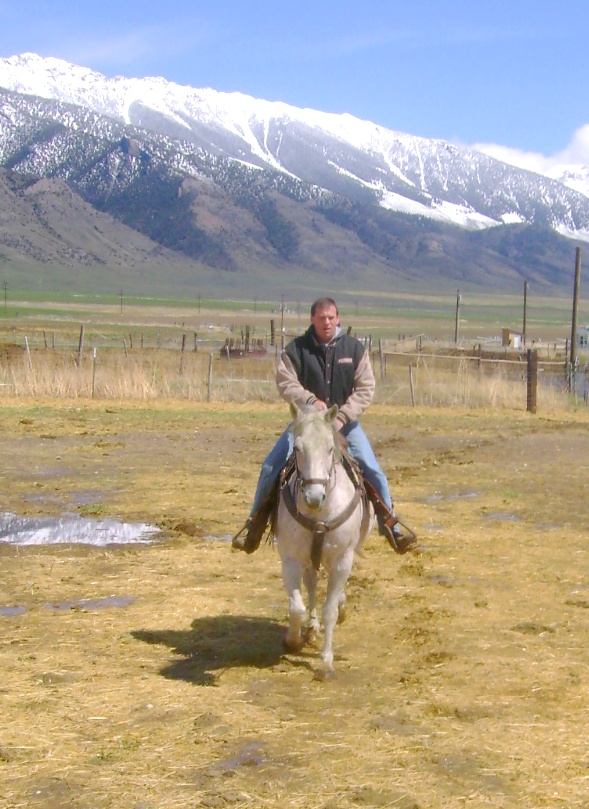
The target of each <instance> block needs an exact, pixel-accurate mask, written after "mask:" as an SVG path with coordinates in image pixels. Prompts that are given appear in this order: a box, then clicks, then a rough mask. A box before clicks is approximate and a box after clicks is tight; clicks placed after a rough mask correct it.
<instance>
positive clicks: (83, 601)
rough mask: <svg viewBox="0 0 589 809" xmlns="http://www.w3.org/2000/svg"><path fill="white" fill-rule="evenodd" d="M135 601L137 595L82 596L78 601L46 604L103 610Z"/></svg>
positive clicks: (48, 606)
mask: <svg viewBox="0 0 589 809" xmlns="http://www.w3.org/2000/svg"><path fill="white" fill-rule="evenodd" d="M134 601H135V596H109V597H107V598H80V599H79V600H78V601H64V602H62V603H61V604H46V605H45V608H46V609H48V610H57V611H58V612H64V611H67V610H101V609H104V608H105V607H126V606H128V605H129V604H132V603H133V602H134Z"/></svg>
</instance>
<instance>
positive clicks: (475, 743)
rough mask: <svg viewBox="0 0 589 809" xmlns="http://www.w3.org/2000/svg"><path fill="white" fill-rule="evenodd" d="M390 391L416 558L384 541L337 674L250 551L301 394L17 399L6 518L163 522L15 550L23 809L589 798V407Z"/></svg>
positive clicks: (395, 464)
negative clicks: (276, 445)
mask: <svg viewBox="0 0 589 809" xmlns="http://www.w3.org/2000/svg"><path fill="white" fill-rule="evenodd" d="M420 384H421V383H420ZM459 387H460V386H459ZM383 399H384V400H383V401H381V402H380V403H378V404H375V405H373V407H372V408H370V410H369V411H368V412H367V413H366V415H365V418H364V420H363V423H364V426H365V428H366V429H367V431H368V433H369V435H370V436H371V438H372V440H373V442H374V446H375V449H376V451H377V454H378V455H379V457H380V459H381V461H382V464H383V467H384V469H385V470H386V472H387V474H388V476H389V479H390V481H391V486H392V489H393V492H394V494H395V499H396V501H397V505H398V511H399V513H400V515H401V517H402V518H403V519H404V520H405V521H406V522H407V523H408V524H409V525H410V526H411V527H412V528H414V529H415V530H416V531H417V532H418V534H419V536H420V539H421V545H420V551H419V552H418V553H414V554H411V555H408V556H405V557H399V556H396V555H395V554H394V553H393V552H392V551H391V550H390V549H388V546H385V545H384V544H383V541H382V540H381V539H380V538H379V537H378V536H377V535H376V534H373V535H372V536H371V538H370V540H369V542H368V543H367V546H366V552H365V556H364V557H363V558H360V559H358V560H357V563H356V565H355V568H354V571H353V575H352V578H351V581H350V583H349V587H348V598H349V611H348V618H347V620H346V622H345V623H344V624H342V625H341V626H338V627H337V628H336V634H335V639H334V642H335V643H334V645H335V653H336V659H335V665H336V668H337V677H336V679H335V680H333V681H330V682H320V681H318V680H317V679H316V678H315V676H314V671H315V667H316V664H317V658H318V650H317V649H315V648H306V649H304V651H303V653H301V654H299V655H290V654H283V652H282V648H281V638H282V634H283V631H284V627H285V619H286V608H287V604H286V599H285V596H284V594H283V589H282V583H281V580H280V571H279V562H278V557H277V554H276V552H275V551H274V550H273V548H272V547H271V546H267V545H266V546H263V547H261V548H260V550H259V551H258V552H257V553H256V554H254V555H252V556H250V557H247V556H245V555H244V554H239V553H236V552H232V551H231V549H230V544H229V542H228V536H229V535H230V534H231V532H233V531H234V530H235V529H236V528H237V527H238V526H239V525H240V523H241V522H242V521H243V519H244V517H245V516H246V514H247V511H248V508H249V502H250V499H251V496H252V494H253V489H254V485H255V480H256V477H257V472H258V467H259V463H260V461H261V460H262V458H263V457H264V455H265V453H266V451H267V449H268V448H269V447H270V446H271V444H272V442H273V440H274V437H275V436H276V435H277V434H278V432H279V431H280V430H281V429H282V428H283V426H284V424H285V421H286V418H287V409H286V406H285V405H283V404H276V403H274V402H267V403H260V402H245V401H244V402H231V401H215V402H211V403H207V402H206V401H204V402H203V401H186V400H184V401H178V400H172V399H168V400H163V399H154V400H153V401H142V400H135V401H129V400H123V399H112V400H109V401H104V400H91V399H89V398H88V396H87V394H86V395H85V396H83V397H77V396H76V397H75V398H70V399H64V398H59V399H57V398H45V397H42V396H40V395H36V396H35V397H34V398H33V397H30V396H25V395H24V394H23V395H22V396H20V397H19V398H15V397H11V396H9V395H5V396H4V397H3V398H2V400H0V436H1V441H2V459H3V460H2V467H1V469H0V480H1V486H0V511H2V512H14V513H17V514H22V515H30V516H34V515H55V516H56V517H57V516H59V515H61V514H64V513H67V512H75V513H78V514H82V515H87V516H97V517H98V516H110V517H117V518H119V519H122V520H126V521H142V522H148V523H154V524H157V525H158V526H160V527H161V528H162V529H163V530H162V535H161V538H160V539H159V540H157V541H155V542H153V543H152V544H148V545H134V546H130V545H128V546H107V547H102V548H99V547H89V546H82V545H76V544H69V545H66V544H60V545H52V546H44V547H40V546H32V547H24V546H20V547H17V546H14V545H10V544H7V543H2V542H0V568H1V571H2V572H1V576H0V627H1V629H2V634H1V637H0V671H1V672H2V677H1V680H0V717H1V721H0V805H1V806H2V807H3V809H4V808H5V809H17V808H18V809H21V808H23V807H26V808H27V809H192V808H193V807H244V808H245V807H277V806H281V807H285V806H288V807H301V809H315V807H316V808H317V809H347V808H348V807H349V808H350V809H352V808H353V807H395V808H396V809H458V808H459V807H460V808H461V807H473V809H480V808H481V807H502V809H503V808H505V809H507V808H509V809H524V808H525V809H539V808H540V807H549V808H550V809H558V807H562V809H572V807H575V808H576V809H587V807H589V748H588V746H587V739H588V738H589V665H588V663H589V651H588V649H589V561H588V554H587V552H588V536H589V505H588V503H589V500H588V496H587V494H588V492H587V488H588V486H589V474H588V465H589V461H588V458H589V437H588V436H589V432H588V428H589V415H588V414H587V409H586V406H585V405H582V404H581V406H580V407H579V409H578V410H577V409H575V408H574V407H570V406H569V407H567V408H558V409H557V408H552V407H551V408H548V407H547V406H546V405H545V404H544V403H541V406H540V408H539V411H538V413H537V414H536V415H531V414H528V413H526V412H524V409H522V407H521V406H519V405H518V407H517V408H511V409H509V408H504V407H498V406H493V407H491V406H488V405H487V406H480V405H479V406H477V407H472V406H467V407H465V406H453V407H450V406H439V407H425V406H423V405H420V406H418V407H410V406H407V405H406V404H399V403H398V402H397V401H395V400H394V397H392V395H391V396H388V397H387V396H384V397H383ZM450 404H454V405H457V404H460V399H459V397H458V398H455V400H454V401H450ZM16 607H20V608H22V609H21V610H20V611H18V614H16V612H17V610H13V609H12V608H16Z"/></svg>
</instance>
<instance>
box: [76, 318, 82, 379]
mask: <svg viewBox="0 0 589 809" xmlns="http://www.w3.org/2000/svg"><path fill="white" fill-rule="evenodd" d="M83 351H84V324H83V323H82V325H81V326H80V341H79V343H78V359H77V362H76V364H77V366H78V368H79V367H80V366H81V365H82V352H83Z"/></svg>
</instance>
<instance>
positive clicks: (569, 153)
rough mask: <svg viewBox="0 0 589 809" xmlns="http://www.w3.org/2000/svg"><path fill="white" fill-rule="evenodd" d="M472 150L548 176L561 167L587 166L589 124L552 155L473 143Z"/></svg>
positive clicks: (588, 162) (497, 145)
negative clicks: (564, 146) (563, 147)
mask: <svg viewBox="0 0 589 809" xmlns="http://www.w3.org/2000/svg"><path fill="white" fill-rule="evenodd" d="M472 148H473V149H476V151H477V152H482V153H483V154H486V155H489V156H490V157H494V158H496V159H497V160H502V161H503V162H504V163H509V164H510V165H512V166H517V167H518V168H521V169H527V170H528V171H535V172H537V173H538V174H549V173H550V172H551V170H552V169H555V168H558V167H562V166H572V165H586V166H587V165H589V124H585V125H584V126H582V127H580V129H577V131H576V132H575V133H574V134H573V137H572V139H571V142H570V143H569V145H568V146H567V147H566V148H565V149H563V150H562V151H561V152H556V154H553V155H543V154H540V153H539V152H524V151H522V150H521V149H512V148H510V147H509V146H500V145H499V144H495V143H475V144H474V145H473V146H472Z"/></svg>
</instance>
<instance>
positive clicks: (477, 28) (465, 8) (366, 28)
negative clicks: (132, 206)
mask: <svg viewBox="0 0 589 809" xmlns="http://www.w3.org/2000/svg"><path fill="white" fill-rule="evenodd" d="M0 20H1V25H0V57H8V56H13V55H15V54H19V53H25V52H27V51H28V52H33V53H38V54H40V55H41V56H55V57H58V58H61V59H66V60H67V61H70V62H74V63H75V64H78V65H83V66H85V67H89V68H92V69H94V70H97V71H99V72H101V73H104V74H106V75H108V76H115V75H118V74H123V75H126V76H137V77H141V76H154V75H157V76H163V77H165V78H166V79H168V80H170V81H174V82H178V83H180V84H190V85H192V86H194V87H212V88H213V89H215V90H222V91H239V92H242V93H247V94H249V95H253V96H256V97H258V98H264V99H267V100H270V101H284V102H286V103H288V104H293V105H295V106H298V107H311V108H314V109H319V110H323V111H326V112H337V113H341V112H349V113H351V114H352V115H355V116H357V117H359V118H365V119H368V120H371V121H374V122H375V123H378V124H382V125H383V126H386V127H388V128H390V129H396V130H400V131H402V132H408V133H411V134H415V135H422V136H424V137H434V138H443V139H446V140H451V141H454V142H458V143H462V144H468V145H473V144H479V145H480V144H486V145H488V146H486V147H485V148H487V149H488V150H489V151H492V149H493V145H495V147H494V148H495V149H496V152H495V153H496V156H503V157H504V159H506V158H511V159H512V161H513V162H518V161H519V163H520V164H526V161H531V163H529V167H530V168H533V167H535V166H539V165H540V164H541V163H542V161H544V163H545V164H549V163H550V162H558V161H560V162H566V161H571V162H587V163H589V108H588V105H587V99H588V97H589V55H588V54H587V43H588V32H589V3H588V2H586V0H561V2H554V1H553V0H478V1H477V0H470V2H465V1H464V0H445V2H444V0H412V1H411V0H297V1H296V2H281V0H272V2H270V0H214V1H213V0H175V1H174V2H171V3H170V2H168V3H166V2H164V0H158V2H154V1H153V0H141V2H138V0H117V1H116V2H114V1H113V0H52V1H51V3H48V2H47V0H19V2H14V0H0Z"/></svg>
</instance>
